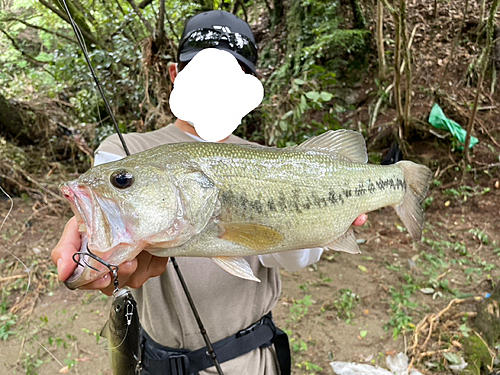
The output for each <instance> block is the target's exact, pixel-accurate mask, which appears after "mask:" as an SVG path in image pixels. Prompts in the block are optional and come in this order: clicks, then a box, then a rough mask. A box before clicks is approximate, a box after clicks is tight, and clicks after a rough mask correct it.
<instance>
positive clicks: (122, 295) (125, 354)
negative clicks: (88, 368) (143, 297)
mask: <svg viewBox="0 0 500 375" xmlns="http://www.w3.org/2000/svg"><path fill="white" fill-rule="evenodd" d="M139 330H140V324H139V313H138V311H137V304H136V302H135V299H134V297H133V296H132V293H131V292H130V291H129V290H127V289H119V290H118V291H116V292H115V293H114V294H113V300H112V303H111V310H110V312H109V319H108V321H107V322H106V324H105V325H104V327H103V329H102V331H101V336H102V337H104V338H106V339H107V345H108V356H109V361H110V365H111V369H112V371H113V374H114V375H135V374H136V373H137V369H138V364H139Z"/></svg>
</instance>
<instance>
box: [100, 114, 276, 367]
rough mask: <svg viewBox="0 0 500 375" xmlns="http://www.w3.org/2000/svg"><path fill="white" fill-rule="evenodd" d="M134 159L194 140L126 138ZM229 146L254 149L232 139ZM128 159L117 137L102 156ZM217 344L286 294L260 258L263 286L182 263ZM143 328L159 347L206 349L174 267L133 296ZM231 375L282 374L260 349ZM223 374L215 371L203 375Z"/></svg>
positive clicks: (181, 136) (169, 133)
mask: <svg viewBox="0 0 500 375" xmlns="http://www.w3.org/2000/svg"><path fill="white" fill-rule="evenodd" d="M124 137H125V140H126V143H127V146H128V148H129V151H130V152H131V153H137V152H140V151H144V150H146V149H149V148H152V147H155V146H159V145H162V144H165V143H175V142H194V141H196V140H195V139H194V138H193V137H190V136H189V135H187V134H186V133H184V132H182V131H181V130H180V129H178V128H177V127H176V126H175V125H173V124H171V125H169V126H167V127H165V128H162V129H159V130H156V131H152V132H148V133H141V134H139V133H132V134H125V135H124ZM226 142H228V143H250V142H248V141H245V140H243V139H241V138H238V137H236V136H234V135H230V136H229V138H228V140H227V141H226ZM99 153H101V154H106V153H109V154H115V155H123V156H124V155H125V152H124V150H123V148H122V145H121V143H120V140H119V138H118V136H117V135H112V136H111V137H109V138H107V139H106V140H105V141H104V142H103V143H102V144H101V145H100V146H99V148H98V149H97V151H96V155H99ZM176 259H177V263H178V264H179V268H180V269H181V271H182V274H183V276H184V279H185V281H186V284H187V286H188V288H189V291H190V293H191V296H192V298H193V300H194V303H195V305H196V308H197V309H198V313H199V314H200V317H201V320H202V322H203V324H204V326H205V329H206V330H207V333H208V336H209V337H210V340H211V341H212V343H214V342H217V341H219V340H221V339H223V338H225V337H228V336H231V335H233V334H235V333H236V332H237V331H239V330H241V329H244V328H246V327H248V326H249V325H251V324H252V323H254V322H256V321H258V320H259V319H260V318H261V317H262V316H263V315H265V314H266V313H268V312H269V311H271V310H272V309H273V307H274V306H275V305H276V303H277V301H278V298H279V295H280V293H281V282H280V278H279V271H278V268H267V267H264V266H263V265H262V264H261V262H260V261H259V259H258V257H257V256H254V257H246V259H247V261H248V262H249V263H250V265H251V267H252V270H253V272H254V274H255V276H257V277H258V278H259V279H260V280H261V282H260V283H257V282H253V281H248V280H243V279H240V278H238V277H235V276H233V275H230V274H229V273H227V272H226V271H224V270H222V269H221V268H220V267H219V266H217V265H216V264H215V263H214V262H213V261H212V260H211V259H208V258H186V257H181V258H176ZM132 292H133V294H134V297H135V299H136V300H137V305H138V308H139V316H140V319H141V324H142V326H143V328H144V329H145V330H146V332H147V333H148V334H149V335H150V336H151V337H152V338H153V340H155V341H156V342H158V343H160V344H162V345H164V346H167V347H171V348H183V349H189V350H195V349H199V348H201V347H204V346H205V343H204V341H203V338H202V336H201V334H200V331H199V328H198V325H197V323H196V320H195V318H194V316H193V313H192V311H191V308H190V307H189V304H188V302H187V299H186V296H185V294H184V291H183V289H182V287H181V284H180V282H179V280H178V278H177V275H176V273H175V270H174V268H173V266H172V264H171V263H170V262H169V263H168V265H167V271H166V272H164V273H163V274H162V275H161V276H159V277H155V278H152V279H149V280H148V281H147V282H146V283H145V284H144V285H143V286H142V287H141V288H139V289H137V290H133V291H132ZM221 367H222V370H223V371H224V374H225V375H242V374H249V375H260V374H266V375H274V374H279V369H278V363H277V359H276V354H275V350H274V347H269V348H265V349H256V350H254V351H252V352H250V353H247V354H245V355H243V356H241V357H238V358H235V359H233V360H231V361H227V362H224V363H222V364H221ZM208 374H217V372H216V371H215V369H214V368H213V367H212V368H209V369H207V370H206V371H202V372H200V375H208Z"/></svg>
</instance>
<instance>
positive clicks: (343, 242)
mask: <svg viewBox="0 0 500 375" xmlns="http://www.w3.org/2000/svg"><path fill="white" fill-rule="evenodd" d="M326 247H327V248H328V249H330V250H335V251H344V252H346V253H349V254H359V253H361V251H360V250H359V246H358V243H357V242H356V237H355V236H354V232H353V230H352V229H349V230H348V231H347V232H345V233H344V234H343V235H342V236H340V237H339V238H337V239H336V240H335V241H333V242H330V243H329V244H328V245H326Z"/></svg>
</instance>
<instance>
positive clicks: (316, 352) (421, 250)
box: [0, 176, 500, 375]
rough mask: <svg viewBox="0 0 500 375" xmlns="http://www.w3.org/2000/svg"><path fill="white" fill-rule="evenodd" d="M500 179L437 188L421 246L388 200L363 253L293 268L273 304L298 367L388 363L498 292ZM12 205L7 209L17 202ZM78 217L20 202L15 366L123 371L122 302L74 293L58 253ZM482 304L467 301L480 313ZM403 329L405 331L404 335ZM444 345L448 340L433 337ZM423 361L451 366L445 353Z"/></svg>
mask: <svg viewBox="0 0 500 375" xmlns="http://www.w3.org/2000/svg"><path fill="white" fill-rule="evenodd" d="M495 184H496V186H498V176H497V177H496V178H491V177H487V178H482V182H481V183H479V184H477V185H474V186H471V189H472V190H471V191H473V193H471V194H467V195H458V196H455V195H451V196H450V195H449V194H448V193H447V194H443V189H442V188H436V187H435V188H433V190H432V191H431V192H430V193H429V197H432V198H433V201H432V203H430V206H429V207H428V208H427V211H426V218H427V224H426V229H425V232H424V239H423V241H422V242H421V243H415V244H414V243H412V241H411V239H410V238H409V235H408V234H407V233H406V231H405V230H404V228H403V227H402V226H401V224H400V223H399V220H398V218H397V216H396V214H395V212H394V211H393V210H392V209H391V208H384V209H381V210H379V211H377V212H372V213H370V215H369V221H368V223H367V224H366V225H365V226H363V227H361V228H357V229H356V232H357V238H358V240H359V242H360V247H361V250H362V254H361V255H349V254H344V253H333V252H331V253H326V254H325V255H324V256H323V258H322V259H321V261H320V262H319V263H318V264H316V265H314V266H311V267H308V268H306V269H303V270H301V271H299V272H293V273H290V272H286V271H282V280H283V292H282V296H281V298H280V301H279V303H278V305H277V306H276V308H275V309H274V311H273V313H274V316H275V319H276V322H277V324H278V325H279V326H280V327H282V328H284V329H286V330H287V332H288V333H289V335H290V338H291V346H292V353H293V354H292V355H293V362H294V374H306V373H307V374H332V373H333V371H332V370H331V368H330V367H329V362H331V361H332V360H335V361H354V362H358V363H372V364H379V365H381V366H385V357H386V355H388V354H391V353H397V352H401V351H406V352H407V353H408V354H410V355H411V354H412V352H413V350H414V349H415V348H413V349H412V345H413V340H414V337H413V334H414V332H415V329H414V328H415V326H416V325H417V323H418V322H419V321H420V320H421V319H422V318H424V317H425V316H426V314H431V313H438V312H439V311H441V310H442V309H443V308H444V307H445V306H446V305H447V304H448V303H449V301H450V300H452V299H454V298H467V297H479V298H483V297H484V296H485V295H486V293H488V292H491V290H492V285H493V283H496V282H498V280H499V278H500V270H499V268H498V267H499V264H500V262H499V257H500V249H499V248H500V235H499V233H500V223H499V221H498V220H497V217H498V214H499V212H498V207H500V188H498V187H495ZM488 189H489V190H488ZM467 191H469V190H467ZM485 191H486V192H485ZM0 204H1V209H2V211H1V212H7V211H8V209H9V206H10V203H9V201H1V202H0ZM35 210H36V207H35ZM67 214H68V212H65V213H64V214H63V215H61V214H60V215H59V216H57V215H55V213H54V214H53V215H51V214H50V213H36V212H35V211H34V210H33V207H32V202H29V201H23V200H21V199H16V200H15V201H14V210H13V212H12V213H11V215H10V216H9V218H8V220H7V221H6V222H5V224H4V227H3V229H2V239H1V240H0V244H1V245H2V247H1V248H0V249H1V250H3V251H2V259H1V262H0V267H1V268H0V270H1V274H0V275H1V279H0V280H1V283H2V305H1V306H2V314H3V315H2V316H3V317H6V316H7V317H8V316H11V319H12V320H13V321H14V323H13V324H11V325H10V326H9V325H8V324H7V323H8V321H9V320H8V319H6V318H2V321H1V322H0V335H2V338H3V340H1V341H0V367H1V368H3V369H4V370H2V371H1V372H3V373H7V372H8V373H13V374H17V373H19V374H22V373H28V374H41V375H44V374H54V373H66V372H67V373H75V374H111V372H110V370H109V365H108V362H107V357H106V349H105V345H104V343H103V340H99V339H98V334H99V332H100V330H101V328H102V326H103V325H104V322H105V321H106V319H107V314H108V310H109V304H110V299H109V298H107V297H106V296H104V295H102V294H100V293H98V292H85V291H69V290H67V289H66V288H65V287H64V286H63V285H60V284H59V283H58V282H57V277H56V274H55V268H54V267H53V266H52V265H51V262H50V261H49V258H50V250H51V249H52V247H53V246H54V245H55V242H56V239H57V237H58V235H59V233H60V232H61V230H62V223H63V222H64V220H65V216H66V215H67ZM12 241H15V242H14V243H12ZM5 249H8V250H9V253H6V252H5ZM14 255H16V256H17V257H18V258H19V260H22V261H23V263H24V264H25V265H26V266H27V267H28V270H29V271H30V283H29V288H28V280H29V279H28V277H27V273H26V269H25V268H24V267H23V265H22V264H21V263H20V262H19V260H18V259H15V258H14ZM471 301H472V302H471V303H470V304H469V305H468V306H467V308H469V310H470V311H471V313H473V312H474V311H475V310H474V306H473V305H474V302H473V300H471ZM13 306H14V307H15V306H18V308H17V310H14V311H13V310H12V307H13ZM9 314H10V315H9ZM405 319H406V320H405ZM464 322H465V323H467V321H466V320H464ZM460 323H462V321H460ZM455 328H456V327H455ZM395 329H396V330H401V332H398V335H397V336H396V337H395V336H394V330H395ZM448 330H449V331H453V328H449V327H448ZM9 331H11V332H10V333H7V334H6V332H9ZM452 335H453V333H452ZM457 339H458V337H457ZM436 340H437V339H436ZM449 340H450V342H451V339H449ZM98 341H100V342H98ZM431 341H432V340H431ZM441 344H442V343H441ZM432 345H438V343H434V344H433V343H432V342H431V343H428V344H427V346H428V348H431V347H432ZM448 346H449V345H448ZM415 367H416V368H418V369H420V370H421V371H422V372H424V373H426V371H429V370H430V369H433V370H436V369H437V370H439V369H440V368H441V372H440V373H447V372H448V371H449V369H447V367H446V360H445V359H444V358H443V357H442V356H439V355H435V356H433V357H432V358H424V359H422V360H421V361H419V362H418V363H415ZM438 372H439V371H438Z"/></svg>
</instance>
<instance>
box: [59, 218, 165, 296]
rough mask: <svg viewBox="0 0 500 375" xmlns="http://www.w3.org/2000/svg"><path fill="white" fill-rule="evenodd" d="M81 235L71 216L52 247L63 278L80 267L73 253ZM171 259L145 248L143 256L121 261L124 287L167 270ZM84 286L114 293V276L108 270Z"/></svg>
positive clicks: (140, 284) (120, 278)
mask: <svg viewBox="0 0 500 375" xmlns="http://www.w3.org/2000/svg"><path fill="white" fill-rule="evenodd" d="M80 246H81V238H80V233H79V232H78V223H77V221H76V218H75V217H73V218H71V219H70V220H69V221H68V222H67V223H66V226H65V228H64V231H63V234H62V236H61V238H60V240H59V242H58V244H57V245H56V247H54V249H53V250H52V261H53V262H54V264H55V265H56V266H57V273H58V276H59V279H60V280H61V281H65V280H67V279H68V278H69V277H70V276H71V275H72V274H73V271H74V270H75V268H76V263H75V262H74V261H73V258H72V257H73V254H75V253H76V252H78V251H80ZM167 262H168V258H160V257H156V256H153V255H151V254H150V253H148V252H147V251H142V252H141V253H139V255H138V256H137V257H136V258H135V259H133V260H131V261H128V262H125V263H122V264H120V267H119V268H118V281H119V282H120V287H122V286H130V287H131V288H139V287H140V286H142V284H144V283H145V282H146V281H147V280H148V279H149V278H151V277H156V276H159V275H161V274H162V273H163V272H165V270H166V268H167ZM80 289H93V290H100V291H101V292H102V293H104V294H106V295H108V296H110V295H111V294H112V293H113V290H114V285H113V277H112V275H111V273H107V274H105V275H104V276H102V277H100V278H99V279H97V280H94V281H92V282H90V283H88V284H86V285H83V286H82V287H81V288H80Z"/></svg>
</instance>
